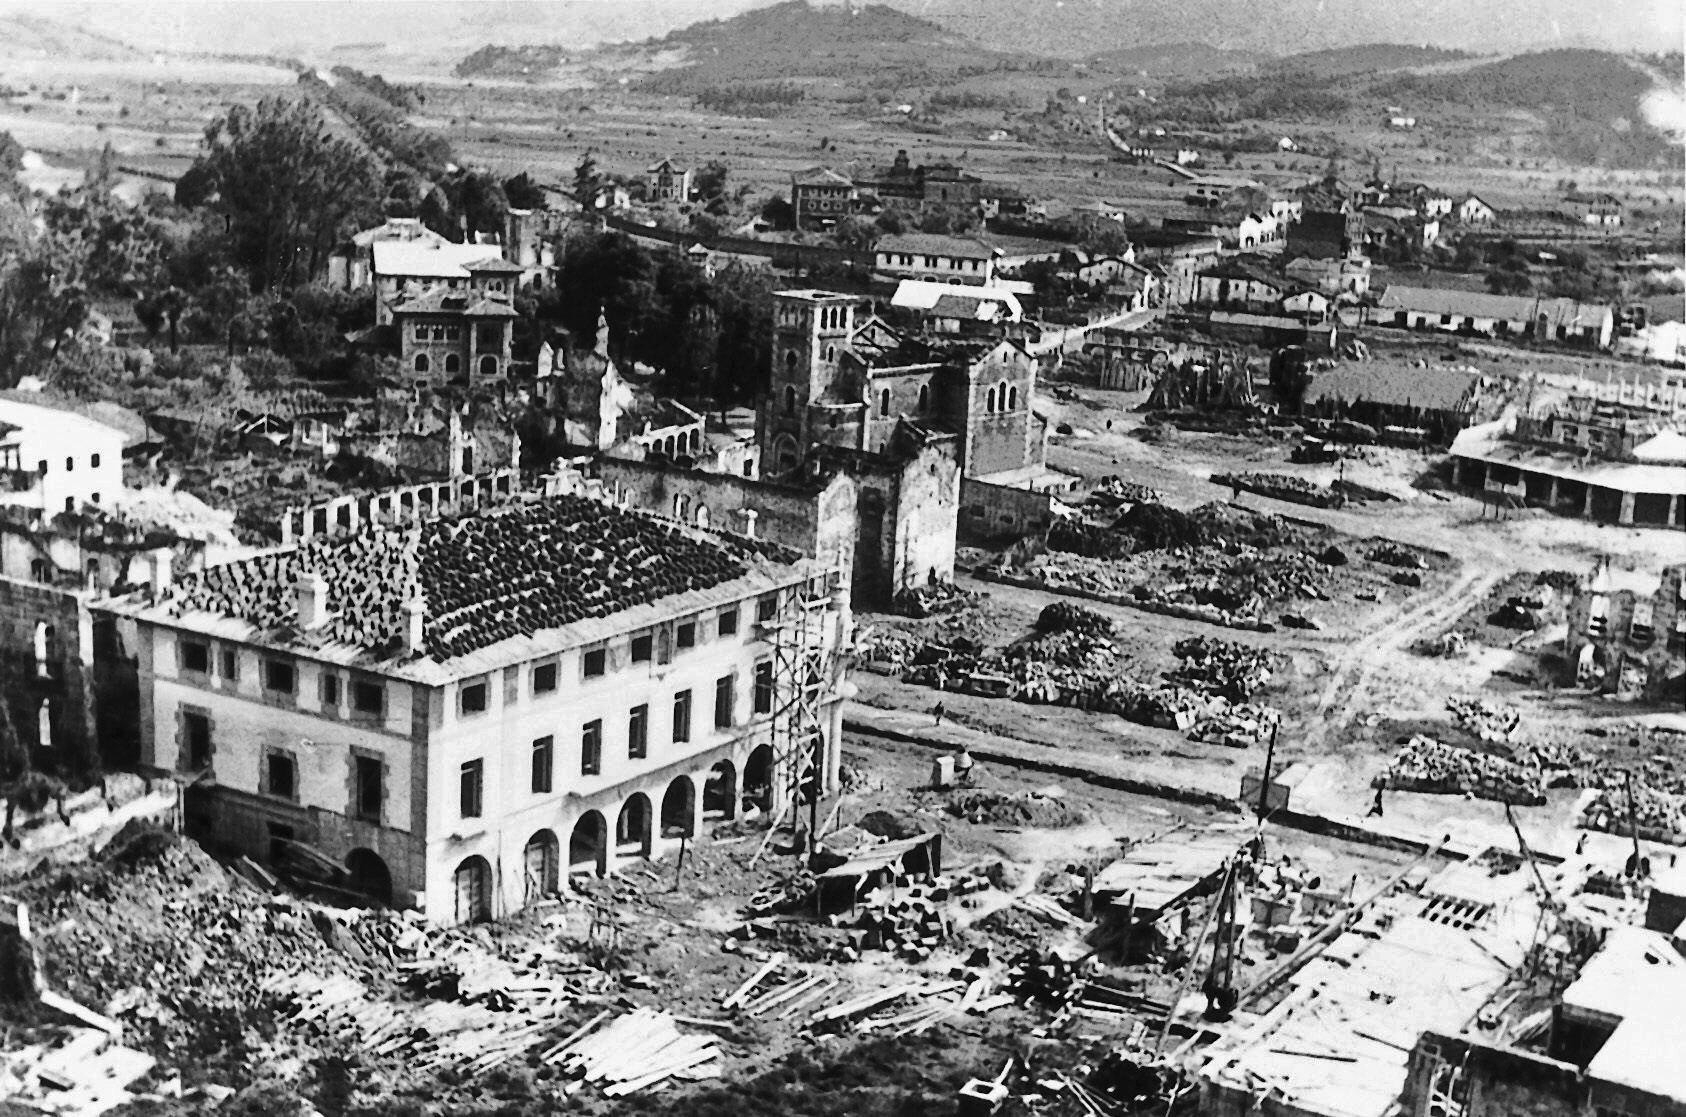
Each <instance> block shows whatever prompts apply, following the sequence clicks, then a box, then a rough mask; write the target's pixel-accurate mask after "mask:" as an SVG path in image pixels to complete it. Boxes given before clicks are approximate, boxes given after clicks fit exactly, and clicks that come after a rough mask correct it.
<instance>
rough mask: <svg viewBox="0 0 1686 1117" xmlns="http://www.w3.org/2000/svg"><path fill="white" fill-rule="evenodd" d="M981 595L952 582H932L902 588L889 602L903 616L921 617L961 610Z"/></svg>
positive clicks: (973, 602)
mask: <svg viewBox="0 0 1686 1117" xmlns="http://www.w3.org/2000/svg"><path fill="white" fill-rule="evenodd" d="M982 596H983V595H982V594H979V593H976V592H974V591H972V590H963V589H961V588H960V587H959V586H957V585H955V584H954V583H953V582H932V583H931V584H929V585H924V586H912V587H909V588H908V589H904V590H902V591H901V592H900V593H898V594H896V597H895V600H894V601H893V602H892V603H891V604H892V606H893V607H894V609H895V611H896V612H898V613H900V614H901V615H902V616H904V617H914V618H918V619H923V618H925V617H935V616H941V615H942V614H945V613H958V612H961V611H963V610H965V609H968V608H970V607H971V606H972V605H975V604H976V603H977V601H978V599H979V598H980V597H982Z"/></svg>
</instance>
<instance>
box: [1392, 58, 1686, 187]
mask: <svg viewBox="0 0 1686 1117" xmlns="http://www.w3.org/2000/svg"><path fill="white" fill-rule="evenodd" d="M1681 66H1682V58H1681V55H1680V54H1678V53H1676V54H1673V55H1668V56H1664V57H1660V58H1652V59H1630V58H1626V57H1623V56H1621V55H1617V54H1611V53H1610V52H1608V51H1601V50H1548V51H1540V52H1538V53H1534V54H1519V55H1516V56H1514V57H1511V58H1506V59H1503V60H1502V61H1498V62H1491V63H1488V64H1486V65H1482V66H1475V67H1472V68H1470V69H1467V70H1462V71H1459V72H1456V73H1441V74H1400V75H1394V76H1392V77H1389V78H1387V79H1385V80H1384V81H1382V82H1380V83H1378V84H1377V86H1376V87H1375V92H1377V93H1379V94H1381V95H1383V96H1387V97H1390V98H1395V99H1408V100H1410V101H1412V102H1413V103H1417V104H1433V103H1435V102H1440V103H1445V104H1455V105H1460V106H1469V107H1476V108H1485V109H1491V110H1499V111H1518V112H1524V113H1528V114H1530V115H1533V116H1535V117H1538V118H1540V119H1541V120H1542V121H1543V122H1544V124H1545V125H1546V135H1547V136H1548V137H1549V139H1550V142H1551V144H1552V153H1553V154H1554V155H1556V156H1558V157H1559V158H1561V159H1567V160H1569V161H1571V162H1576V163H1588V164H1602V165H1610V166H1650V165H1652V164H1654V163H1657V162H1658V161H1660V160H1664V161H1666V160H1672V161H1673V162H1674V163H1675V164H1676V165H1678V161H1679V147H1678V141H1677V140H1671V139H1670V138H1669V137H1668V136H1667V135H1665V134H1664V133H1662V132H1661V131H1659V130H1658V129H1657V128H1656V127H1655V126H1654V125H1653V124H1652V123H1650V122H1649V121H1647V119H1646V112H1645V109H1644V107H1643V106H1642V102H1643V101H1644V100H1645V99H1646V98H1647V97H1648V96H1649V95H1650V94H1651V93H1652V91H1653V90H1654V89H1655V88H1656V86H1657V82H1656V78H1655V76H1654V75H1657V74H1664V75H1672V80H1673V81H1674V82H1676V83H1678V82H1679V81H1680V74H1681Z"/></svg>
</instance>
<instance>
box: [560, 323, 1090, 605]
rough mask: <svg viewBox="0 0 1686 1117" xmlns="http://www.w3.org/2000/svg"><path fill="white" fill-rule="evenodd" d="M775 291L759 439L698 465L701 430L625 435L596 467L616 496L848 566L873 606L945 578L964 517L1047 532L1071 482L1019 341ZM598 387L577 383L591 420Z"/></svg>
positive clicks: (860, 596)
mask: <svg viewBox="0 0 1686 1117" xmlns="http://www.w3.org/2000/svg"><path fill="white" fill-rule="evenodd" d="M774 298H775V311H774V343H773V347H774V367H773V370H772V378H771V379H772V384H771V390H770V392H769V396H768V399H767V400H766V401H765V403H764V405H763V406H762V408H761V409H760V411H759V412H758V414H757V416H756V426H755V434H754V440H753V449H752V450H747V451H746V452H743V453H739V454H735V455H730V456H724V455H718V454H717V455H716V458H718V459H719V460H717V461H715V462H714V463H712V464H714V465H715V467H716V468H714V469H707V468H701V469H699V468H688V467H690V466H694V465H695V464H697V460H698V459H699V458H700V457H706V455H705V454H704V452H703V444H704V442H705V435H704V432H702V431H701V430H700V429H699V431H698V432H697V433H696V435H695V436H694V437H693V436H691V435H688V434H687V435H683V436H681V437H680V438H679V439H678V441H676V442H673V443H662V444H657V443H652V444H650V445H647V446H645V447H644V448H643V450H642V452H638V453H628V452H626V450H627V447H628V445H629V443H635V442H637V441H639V440H638V439H637V438H636V437H633V438H628V437H626V436H625V435H618V436H617V439H618V440H617V441H616V443H615V444H614V447H613V449H611V450H610V452H609V453H607V454H606V455H604V456H602V457H601V458H599V459H598V460H597V461H596V462H595V463H594V464H593V465H592V466H591V467H590V472H591V473H592V475H593V476H594V478H595V479H596V480H598V481H600V482H601V484H602V492H603V494H604V495H605V496H606V497H607V498H609V499H612V500H615V501H617V502H619V503H624V504H627V505H630V506H634V507H639V508H643V509H646V510H649V511H652V512H657V513H659V514H661V515H664V516H670V517H674V518H677V519H679V520H681V521H685V522H688V523H694V524H702V525H709V524H716V525H721V526H726V527H729V528H731V529H732V530H735V531H740V532H744V533H746V534H753V535H756V536H758V537H761V538H766V539H769V540H773V541H776V542H780V543H783V544H786V545H788V546H792V547H795V548H797V549H799V550H802V551H803V552H804V553H806V554H809V555H812V556H817V557H819V558H821V559H822V560H823V561H827V562H835V563H838V564H839V565H841V566H842V567H843V568H844V569H845V570H846V571H847V572H848V574H849V578H850V581H851V583H852V585H853V591H854V596H855V600H856V601H857V602H861V603H873V604H879V603H884V602H886V601H888V600H889V599H891V598H893V597H894V596H895V595H896V594H897V593H900V592H902V591H904V590H910V589H915V588H918V587H920V586H926V585H930V584H932V583H935V582H944V581H948V580H949V579H951V578H952V577H953V573H954V549H955V536H956V529H957V526H958V525H959V524H961V523H965V524H966V525H967V526H969V527H972V528H974V529H976V530H981V531H988V532H1015V533H1034V532H1036V531H1039V530H1045V529H1046V527H1047V526H1048V523H1049V522H1050V520H1051V516H1052V503H1053V496H1052V492H1053V491H1056V490H1063V488H1064V487H1065V486H1066V485H1067V483H1068V481H1069V479H1067V478H1063V477H1061V476H1060V475H1057V474H1053V473H1051V472H1050V471H1049V470H1048V469H1047V468H1046V465H1045V464H1044V463H1045V460H1046V445H1047V435H1048V430H1047V422H1046V421H1045V420H1044V419H1042V418H1041V417H1040V416H1038V415H1037V414H1036V413H1035V412H1034V410H1033V409H1032V406H1031V405H1032V401H1033V399H1034V396H1035V390H1036V371H1037V361H1036V358H1035V357H1033V356H1032V355H1031V354H1030V353H1029V352H1028V351H1027V350H1026V349H1025V348H1024V346H1023V345H1022V344H1020V343H1018V342H1016V341H1012V340H1005V339H992V340H959V339H929V338H928V339H920V340H916V339H911V338H906V337H903V336H902V335H901V334H900V333H898V332H897V331H896V330H894V329H892V328H890V327H889V326H888V325H886V324H885V323H884V322H883V321H881V320H880V319H878V318H876V317H872V316H865V317H861V316H858V307H857V302H858V300H857V299H855V298H854V297H853V296H850V295H844V294H837V293H833V292H829V291H815V290H801V291H784V292H780V293H778V294H777V295H775V297H774ZM603 398H605V396H604V394H603V392H602V391H597V390H588V391H586V392H584V393H583V395H582V400H583V403H584V404H585V405H586V418H587V420H588V421H590V420H591V416H592V415H594V414H596V412H595V411H593V410H592V407H593V406H594V405H595V402H596V401H599V400H601V399H603ZM596 429H598V430H599V431H600V432H602V433H603V434H604V435H605V436H606V435H607V426H606V424H604V425H600V426H598V427H597V428H596ZM675 450H676V451H677V453H675V452H670V451H675ZM704 464H709V463H704ZM727 464H729V465H730V466H732V467H733V468H731V469H722V468H720V467H721V466H723V465H727Z"/></svg>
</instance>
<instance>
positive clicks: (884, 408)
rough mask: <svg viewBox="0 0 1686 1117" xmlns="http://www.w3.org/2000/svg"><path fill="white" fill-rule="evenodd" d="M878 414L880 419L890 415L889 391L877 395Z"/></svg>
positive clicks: (885, 390) (886, 389)
mask: <svg viewBox="0 0 1686 1117" xmlns="http://www.w3.org/2000/svg"><path fill="white" fill-rule="evenodd" d="M878 414H879V416H880V417H881V418H888V417H889V415H890V389H888V388H885V389H884V390H883V391H881V392H879V393H878Z"/></svg>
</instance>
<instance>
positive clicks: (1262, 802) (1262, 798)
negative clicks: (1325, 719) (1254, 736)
mask: <svg viewBox="0 0 1686 1117" xmlns="http://www.w3.org/2000/svg"><path fill="white" fill-rule="evenodd" d="M1281 728H1282V722H1281V721H1277V722H1276V723H1275V724H1273V725H1272V726H1271V727H1270V743H1269V744H1267V745H1266V746H1265V762H1264V779H1263V780H1261V781H1260V782H1259V812H1258V813H1259V825H1260V826H1263V825H1264V818H1265V815H1266V814H1267V813H1269V810H1270V777H1271V769H1272V765H1273V764H1274V763H1275V761H1276V734H1277V731H1278V730H1280V729H1281Z"/></svg>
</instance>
